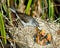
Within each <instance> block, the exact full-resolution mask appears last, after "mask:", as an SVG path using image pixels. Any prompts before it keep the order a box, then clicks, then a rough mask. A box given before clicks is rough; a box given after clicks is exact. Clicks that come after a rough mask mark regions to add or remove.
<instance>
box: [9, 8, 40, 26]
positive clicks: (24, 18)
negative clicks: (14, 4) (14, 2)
mask: <svg viewBox="0 0 60 48" xmlns="http://www.w3.org/2000/svg"><path fill="white" fill-rule="evenodd" d="M10 10H11V11H12V13H14V14H15V15H16V17H17V18H18V19H19V20H20V22H21V23H22V24H23V26H34V27H38V26H39V23H38V22H37V21H36V20H35V19H34V18H33V17H32V16H29V15H27V14H24V13H21V12H18V11H17V10H16V9H15V8H10Z"/></svg>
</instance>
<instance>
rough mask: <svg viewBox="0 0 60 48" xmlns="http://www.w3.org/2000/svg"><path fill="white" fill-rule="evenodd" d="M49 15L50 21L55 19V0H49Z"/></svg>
mask: <svg viewBox="0 0 60 48" xmlns="http://www.w3.org/2000/svg"><path fill="white" fill-rule="evenodd" d="M48 17H49V20H50V21H53V20H54V5H53V0H52V1H51V0H48Z"/></svg>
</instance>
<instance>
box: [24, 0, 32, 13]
mask: <svg viewBox="0 0 60 48" xmlns="http://www.w3.org/2000/svg"><path fill="white" fill-rule="evenodd" d="M31 3H32V0H29V1H28V4H27V7H26V10H25V13H26V14H28V13H29V9H30V6H31Z"/></svg>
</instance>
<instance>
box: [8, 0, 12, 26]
mask: <svg viewBox="0 0 60 48" xmlns="http://www.w3.org/2000/svg"><path fill="white" fill-rule="evenodd" d="M10 1H11V0H7V3H8V7H10ZM7 11H8V16H9V19H10V24H11V25H12V26H13V24H12V22H13V21H12V17H11V11H10V9H9V8H8V9H7Z"/></svg>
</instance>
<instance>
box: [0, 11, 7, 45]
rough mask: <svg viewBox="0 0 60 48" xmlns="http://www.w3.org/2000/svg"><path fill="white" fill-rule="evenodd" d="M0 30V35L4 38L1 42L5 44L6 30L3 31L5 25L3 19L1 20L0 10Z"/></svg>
mask: <svg viewBox="0 0 60 48" xmlns="http://www.w3.org/2000/svg"><path fill="white" fill-rule="evenodd" d="M0 30H1V36H2V37H4V39H2V43H3V44H6V43H7V41H6V31H5V27H4V21H3V15H2V13H1V12H0Z"/></svg>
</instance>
